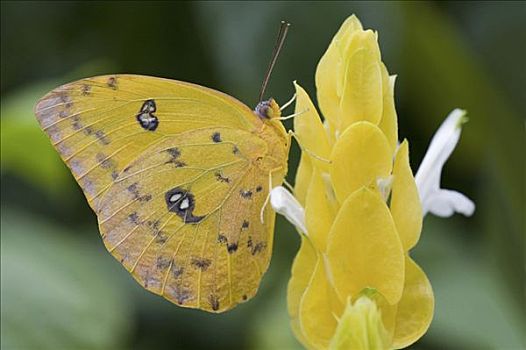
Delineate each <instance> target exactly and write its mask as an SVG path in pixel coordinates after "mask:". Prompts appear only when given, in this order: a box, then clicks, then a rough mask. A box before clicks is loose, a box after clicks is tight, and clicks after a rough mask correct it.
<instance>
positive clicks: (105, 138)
mask: <svg viewBox="0 0 526 350" xmlns="http://www.w3.org/2000/svg"><path fill="white" fill-rule="evenodd" d="M91 132H92V131H90V133H91ZM95 137H96V138H97V140H99V142H100V143H102V144H103V145H105V146H106V145H109V144H110V139H109V138H108V136H107V135H106V133H105V132H104V131H102V130H97V131H96V132H95Z"/></svg>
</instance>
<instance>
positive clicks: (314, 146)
mask: <svg viewBox="0 0 526 350" xmlns="http://www.w3.org/2000/svg"><path fill="white" fill-rule="evenodd" d="M294 86H295V88H296V110H295V113H298V115H297V116H296V117H295V118H294V132H295V134H296V136H297V138H298V140H299V143H300V145H301V146H302V147H303V148H304V149H306V150H307V151H308V152H310V153H311V154H314V155H315V156H317V157H321V158H324V159H327V158H328V157H329V153H330V151H331V149H330V146H329V140H328V139H327V133H326V131H325V128H324V127H323V124H322V122H321V119H320V116H319V115H318V111H317V110H316V107H314V105H313V104H312V102H311V100H310V97H309V95H307V93H306V92H305V90H304V89H303V88H302V87H301V86H300V85H298V84H297V83H296V82H294ZM312 161H313V163H314V164H316V165H317V166H319V167H320V168H321V169H326V168H327V163H326V162H321V161H319V160H318V159H316V158H315V157H313V158H312Z"/></svg>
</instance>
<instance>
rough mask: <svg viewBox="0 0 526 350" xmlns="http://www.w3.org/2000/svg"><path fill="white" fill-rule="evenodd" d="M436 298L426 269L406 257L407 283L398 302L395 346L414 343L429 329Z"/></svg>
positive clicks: (399, 346) (400, 346) (397, 347)
mask: <svg viewBox="0 0 526 350" xmlns="http://www.w3.org/2000/svg"><path fill="white" fill-rule="evenodd" d="M434 306H435V299H434V297H433V290H432V289H431V284H430V283H429V280H428V279H427V277H426V275H425V273H424V271H422V269H421V268H420V267H419V266H418V265H417V264H416V263H415V262H414V261H413V260H412V259H411V258H410V257H409V256H406V258H405V284H404V293H403V294H402V299H400V302H399V303H398V308H397V313H396V320H395V328H394V337H393V345H392V346H393V348H395V349H400V348H404V347H406V346H409V345H411V344H412V343H414V342H415V341H416V340H417V339H418V338H420V337H421V336H422V335H424V333H425V332H426V331H427V329H428V327H429V325H430V324H431V320H432V319H433V309H434Z"/></svg>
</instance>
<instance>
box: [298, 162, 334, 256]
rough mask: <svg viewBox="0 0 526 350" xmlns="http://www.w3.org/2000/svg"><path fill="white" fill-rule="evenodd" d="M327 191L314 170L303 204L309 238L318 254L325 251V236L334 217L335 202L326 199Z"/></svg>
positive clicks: (318, 174)
mask: <svg viewBox="0 0 526 350" xmlns="http://www.w3.org/2000/svg"><path fill="white" fill-rule="evenodd" d="M327 190H328V188H327V186H326V184H325V182H324V180H323V179H322V177H321V175H320V172H319V171H318V170H317V169H314V172H313V175H312V179H311V183H310V186H309V193H308V194H307V200H306V202H305V221H306V225H307V232H308V235H309V238H310V239H311V240H312V243H313V244H314V246H315V247H316V249H317V250H318V251H320V252H325V250H326V249H327V236H328V235H329V230H330V228H331V225H332V222H333V221H334V216H335V210H334V209H333V208H334V201H335V200H334V199H333V200H332V201H331V200H330V199H329V198H328V196H327ZM331 202H332V203H331Z"/></svg>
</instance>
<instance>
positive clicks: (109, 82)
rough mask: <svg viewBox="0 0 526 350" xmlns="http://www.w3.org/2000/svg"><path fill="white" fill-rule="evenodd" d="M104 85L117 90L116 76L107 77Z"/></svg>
mask: <svg viewBox="0 0 526 350" xmlns="http://www.w3.org/2000/svg"><path fill="white" fill-rule="evenodd" d="M106 85H108V87H109V88H111V89H113V90H117V78H116V77H109V78H108V80H107V81H106Z"/></svg>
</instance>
